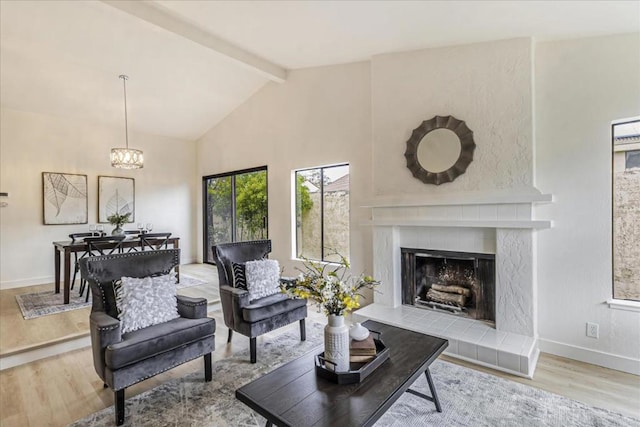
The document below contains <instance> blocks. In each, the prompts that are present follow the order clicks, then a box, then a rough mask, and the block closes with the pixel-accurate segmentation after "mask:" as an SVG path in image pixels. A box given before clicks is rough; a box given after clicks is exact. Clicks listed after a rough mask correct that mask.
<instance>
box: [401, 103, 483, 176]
mask: <svg viewBox="0 0 640 427" xmlns="http://www.w3.org/2000/svg"><path fill="white" fill-rule="evenodd" d="M475 148H476V144H475V143H474V142H473V132H472V131H471V130H470V129H469V128H468V127H467V125H466V124H465V122H463V121H462V120H458V119H456V118H455V117H453V116H435V117H434V118H432V119H431V120H425V121H423V122H422V124H421V125H420V126H418V127H417V128H415V129H414V130H413V132H412V134H411V138H409V140H408V141H407V150H406V151H405V153H404V156H405V157H406V159H407V168H409V170H410V171H411V173H412V174H413V176H414V177H416V178H417V179H419V180H420V181H422V182H424V183H425V184H435V185H440V184H444V183H445V182H451V181H453V180H454V179H456V178H457V177H458V176H460V175H462V174H463V173H465V171H466V170H467V167H468V166H469V164H470V163H471V162H472V161H473V151H474V150H475Z"/></svg>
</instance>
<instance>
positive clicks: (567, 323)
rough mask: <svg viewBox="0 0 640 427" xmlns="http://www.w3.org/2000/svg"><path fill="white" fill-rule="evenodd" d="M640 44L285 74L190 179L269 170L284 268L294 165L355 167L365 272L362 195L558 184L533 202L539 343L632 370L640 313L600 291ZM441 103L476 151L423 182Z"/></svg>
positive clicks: (245, 108)
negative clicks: (420, 176)
mask: <svg viewBox="0 0 640 427" xmlns="http://www.w3.org/2000/svg"><path fill="white" fill-rule="evenodd" d="M639 51H640V40H639V37H638V35H637V34H636V35H626V36H625V35H623V36H609V37H600V38H592V39H582V40H573V41H564V42H549V43H540V44H533V43H532V41H531V40H530V39H515V40H506V41H498V42H489V43H479V44H473V45H466V46H455V47H448V48H439V49H427V50H421V51H415V52H403V53H395V54H389V55H380V56H377V57H375V58H373V59H372V61H371V62H370V63H357V64H347V65H338V66H332V67H323V68H315V69H305V70H298V71H293V72H292V73H291V75H290V78H289V79H288V80H287V82H286V83H284V84H282V85H278V84H269V85H267V86H266V87H265V88H263V89H262V90H261V91H259V92H258V93H257V94H256V95H255V96H254V97H253V98H251V99H250V100H249V101H248V102H247V103H245V104H243V105H242V106H241V107H240V108H238V109H237V110H236V111H235V112H234V113H232V114H231V115H230V116H229V117H227V118H226V119H225V120H224V121H223V122H222V123H220V124H219V125H218V126H217V127H216V128H214V129H213V130H211V131H210V132H209V133H208V134H207V135H206V136H205V137H204V138H202V140H200V141H199V147H198V157H199V158H198V162H199V163H198V170H199V174H200V175H208V174H214V173H221V172H228V171H232V170H237V169H242V168H248V167H254V166H260V165H264V164H266V165H268V167H269V198H270V199H269V216H270V223H269V227H270V230H269V232H270V237H271V239H272V240H273V242H274V253H273V257H274V258H277V259H279V260H280V261H281V262H283V261H284V264H285V265H286V266H287V267H290V266H291V265H292V263H290V262H289V261H288V260H289V258H290V252H291V251H290V248H291V247H290V245H291V235H290V229H291V215H290V204H291V200H290V197H291V188H290V183H291V179H290V173H291V170H293V169H296V168H303V167H310V166H318V165H323V164H331V163H337V162H345V161H346V162H349V163H350V164H351V168H352V169H351V173H352V176H351V197H352V200H351V244H352V251H351V256H352V259H353V261H354V263H353V264H354V267H355V268H358V269H359V268H361V266H364V267H367V268H370V263H371V259H372V252H371V247H372V242H371V237H370V234H369V233H370V230H369V229H368V228H366V227H360V226H359V223H360V222H361V221H363V220H366V219H367V218H368V217H369V215H370V214H369V212H368V210H367V209H360V208H358V206H360V205H361V204H362V201H363V200H365V201H366V200H367V199H368V198H369V197H373V196H380V197H383V196H390V195H393V196H395V195H398V194H400V195H403V194H404V195H410V196H414V197H415V196H423V195H425V196H427V197H429V196H439V195H446V194H449V193H452V192H461V194H467V193H483V192H485V191H487V192H492V191H495V190H509V191H511V190H522V191H525V192H530V191H537V190H536V187H537V188H538V189H540V190H541V191H542V192H544V193H551V194H553V195H554V202H553V203H551V204H548V205H542V206H541V207H538V208H537V209H536V211H535V217H536V218H539V219H550V220H552V221H553V222H554V227H553V228H551V229H549V230H541V231H537V232H536V234H537V236H536V237H537V243H536V244H537V249H535V248H536V245H534V250H536V251H537V259H538V265H537V267H536V270H535V271H534V276H537V281H538V287H537V288H536V289H534V291H535V292H537V293H538V296H539V300H538V310H539V320H538V322H539V324H538V326H539V337H540V342H541V349H542V350H543V351H547V352H551V353H556V354H560V355H564V356H568V357H572V358H576V359H579V360H585V361H589V362H592V363H597V364H600V365H603V366H609V367H613V368H617V369H623V370H627V371H630V372H638V366H640V363H639V362H638V359H640V334H639V333H638V331H639V330H640V314H639V313H635V312H629V311H620V310H613V309H610V308H608V306H607V305H606V304H605V303H604V302H605V301H606V300H607V299H608V298H610V297H611V232H610V230H611V223H610V215H611V208H610V202H611V198H610V164H611V162H610V135H609V123H610V121H611V120H614V119H619V118H623V117H631V116H637V115H638V114H639V112H640V79H638V75H640V64H639V63H638V62H639V61H640V59H639V56H638V52H639ZM370 72H371V77H370V76H369V73H370ZM534 88H535V91H534ZM449 114H450V115H454V116H456V117H457V118H459V119H461V120H464V121H466V123H467V125H468V126H469V127H470V128H471V129H472V130H473V131H474V137H475V140H476V144H477V148H476V151H475V157H474V161H473V162H472V163H471V165H470V166H469V169H468V170H467V172H466V173H465V174H464V175H462V176H460V177H459V178H458V179H456V181H454V182H453V183H450V184H444V185H441V186H439V187H436V186H427V185H425V184H423V183H421V182H420V181H418V180H416V179H415V178H413V177H412V176H411V173H410V172H409V170H408V169H407V168H406V162H405V159H404V151H405V148H406V141H407V139H408V138H409V136H410V134H411V131H412V129H413V128H415V127H417V126H418V125H419V124H420V122H421V121H422V120H425V119H429V118H431V117H433V116H434V115H449ZM536 116H537V117H536ZM199 223H200V221H199ZM199 233H201V230H200V231H199ZM199 256H200V257H201V256H202V254H201V249H199ZM587 321H593V322H597V323H599V325H600V339H598V340H595V339H592V338H587V337H586V336H585V323H586V322H587Z"/></svg>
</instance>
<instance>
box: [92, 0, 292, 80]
mask: <svg viewBox="0 0 640 427" xmlns="http://www.w3.org/2000/svg"><path fill="white" fill-rule="evenodd" d="M101 1H102V2H103V3H105V4H107V5H109V6H112V7H114V8H116V9H119V10H121V11H123V12H126V13H128V14H130V15H133V16H135V17H137V18H139V19H142V20H143V21H146V22H149V23H151V24H153V25H156V26H158V27H160V28H163V29H165V30H167V31H170V32H172V33H174V34H177V35H179V36H181V37H184V38H186V39H189V40H191V41H193V42H195V43H198V44H200V45H202V46H204V47H206V48H209V49H211V50H213V51H215V52H217V53H219V54H221V55H225V56H226V57H228V58H231V59H232V60H234V61H236V62H238V63H240V64H241V65H243V66H245V67H248V68H250V69H252V70H255V71H258V72H259V73H260V74H262V75H263V76H265V77H266V78H268V79H269V80H272V81H275V82H278V83H283V82H284V81H285V80H286V79H287V69H286V68H283V67H281V66H279V65H276V64H274V63H272V62H269V61H267V60H266V59H263V58H260V57H259V56H257V55H254V54H253V53H250V52H247V51H246V50H244V49H242V48H239V47H237V46H235V45H233V44H231V43H229V42H227V41H226V40H223V39H221V38H219V37H216V36H214V35H213V34H211V33H209V32H207V31H205V30H203V29H200V28H198V27H196V26H195V25H193V24H191V23H189V22H187V21H186V20H184V19H181V18H179V17H178V16H176V15H175V14H173V13H171V12H170V11H168V10H167V9H165V8H163V7H161V6H159V5H157V4H155V3H154V2H151V1H122V0H101Z"/></svg>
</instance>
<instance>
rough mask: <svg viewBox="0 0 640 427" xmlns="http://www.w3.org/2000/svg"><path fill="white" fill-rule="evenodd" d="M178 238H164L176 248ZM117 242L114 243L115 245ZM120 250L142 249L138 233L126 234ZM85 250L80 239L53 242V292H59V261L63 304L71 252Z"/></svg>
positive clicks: (68, 283)
mask: <svg viewBox="0 0 640 427" xmlns="http://www.w3.org/2000/svg"><path fill="white" fill-rule="evenodd" d="M164 240H165V239H158V243H160V242H162V243H164ZM179 241H180V238H179V237H169V238H168V239H166V244H167V247H173V248H175V249H178V245H179ZM116 245H118V243H114V244H113V246H114V247H115V246H116ZM119 245H120V250H125V249H130V250H143V249H144V245H143V241H142V239H141V238H140V236H138V235H131V236H127V237H126V238H125V239H124V240H123V241H122V242H121V243H119ZM86 250H87V243H85V242H84V241H82V240H76V241H72V240H65V241H59V242H53V257H54V258H53V263H54V269H55V293H56V294H59V293H60V262H61V260H62V264H63V272H64V279H63V288H62V289H63V292H64V296H63V299H64V304H69V300H70V293H71V271H72V270H71V254H72V253H74V252H85V251H86ZM175 271H176V278H177V280H178V282H179V281H180V266H176V268H175Z"/></svg>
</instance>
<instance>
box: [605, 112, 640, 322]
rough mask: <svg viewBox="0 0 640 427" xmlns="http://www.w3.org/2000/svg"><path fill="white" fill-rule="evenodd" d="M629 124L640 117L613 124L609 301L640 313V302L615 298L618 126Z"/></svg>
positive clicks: (615, 121)
mask: <svg viewBox="0 0 640 427" xmlns="http://www.w3.org/2000/svg"><path fill="white" fill-rule="evenodd" d="M628 123H640V116H639V117H630V118H626V119H620V120H614V121H612V122H611V146H610V148H611V151H610V153H611V173H610V177H611V288H610V289H611V298H609V299H608V300H607V303H608V305H609V307H610V308H614V309H620V310H628V311H636V312H637V311H640V300H634V299H627V298H615V285H616V282H615V240H616V232H615V228H616V223H615V191H616V188H615V173H616V161H615V157H616V156H615V155H616V152H620V151H625V152H626V151H627V150H618V151H616V137H615V128H616V126H620V125H624V124H628Z"/></svg>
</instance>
